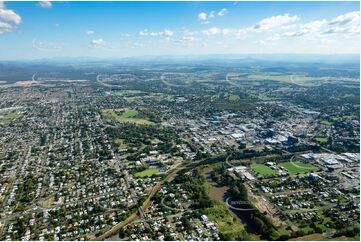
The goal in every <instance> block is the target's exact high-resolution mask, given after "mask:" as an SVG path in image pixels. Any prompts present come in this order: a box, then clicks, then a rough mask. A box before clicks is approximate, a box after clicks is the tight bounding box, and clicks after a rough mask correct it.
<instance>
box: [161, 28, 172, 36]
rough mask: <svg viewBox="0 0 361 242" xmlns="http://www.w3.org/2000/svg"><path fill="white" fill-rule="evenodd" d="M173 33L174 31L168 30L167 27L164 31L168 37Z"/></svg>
mask: <svg viewBox="0 0 361 242" xmlns="http://www.w3.org/2000/svg"><path fill="white" fill-rule="evenodd" d="M173 34H174V33H173V31H171V30H168V29H165V30H164V31H163V35H164V36H167V37H170V36H172V35H173Z"/></svg>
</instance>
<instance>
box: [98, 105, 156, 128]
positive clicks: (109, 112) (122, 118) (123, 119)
mask: <svg viewBox="0 0 361 242" xmlns="http://www.w3.org/2000/svg"><path fill="white" fill-rule="evenodd" d="M102 113H103V115H104V116H105V118H108V119H114V120H116V121H118V122H120V123H135V124H153V123H152V122H150V121H148V120H146V119H143V118H137V117H136V116H137V115H138V111H137V110H134V109H125V110H124V111H123V112H122V113H121V114H119V111H118V110H115V109H103V110H102Z"/></svg>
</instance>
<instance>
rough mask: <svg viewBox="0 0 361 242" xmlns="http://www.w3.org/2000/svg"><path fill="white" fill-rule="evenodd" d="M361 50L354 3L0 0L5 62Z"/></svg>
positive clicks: (1, 50)
mask: <svg viewBox="0 0 361 242" xmlns="http://www.w3.org/2000/svg"><path fill="white" fill-rule="evenodd" d="M359 52H360V5H359V2H357V1H355V2H70V1H66V2H63V1H61V2H49V1H41V2H1V1H0V60H23V59H42V58H60V57H61V58H64V57H98V58H111V57H129V56H147V55H156V56H162V55H203V54H207V55H208V54H291V53H292V54H358V53H359Z"/></svg>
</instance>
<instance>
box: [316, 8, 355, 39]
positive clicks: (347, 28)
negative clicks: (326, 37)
mask: <svg viewBox="0 0 361 242" xmlns="http://www.w3.org/2000/svg"><path fill="white" fill-rule="evenodd" d="M359 33H360V12H359V11H354V12H350V13H346V14H343V15H339V16H337V17H336V18H334V19H332V20H331V21H330V25H329V28H328V29H326V30H325V31H323V32H322V34H346V35H348V34H359Z"/></svg>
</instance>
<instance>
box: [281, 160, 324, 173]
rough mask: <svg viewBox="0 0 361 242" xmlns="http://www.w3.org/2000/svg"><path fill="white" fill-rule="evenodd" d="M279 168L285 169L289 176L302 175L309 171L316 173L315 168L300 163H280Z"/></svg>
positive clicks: (308, 164)
mask: <svg viewBox="0 0 361 242" xmlns="http://www.w3.org/2000/svg"><path fill="white" fill-rule="evenodd" d="M279 165H280V166H282V167H284V168H286V169H287V170H288V172H290V173H291V174H298V173H299V174H303V173H307V172H311V171H316V170H317V167H316V166H314V165H312V164H310V163H304V162H300V161H295V162H282V163H280V164H279Z"/></svg>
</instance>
